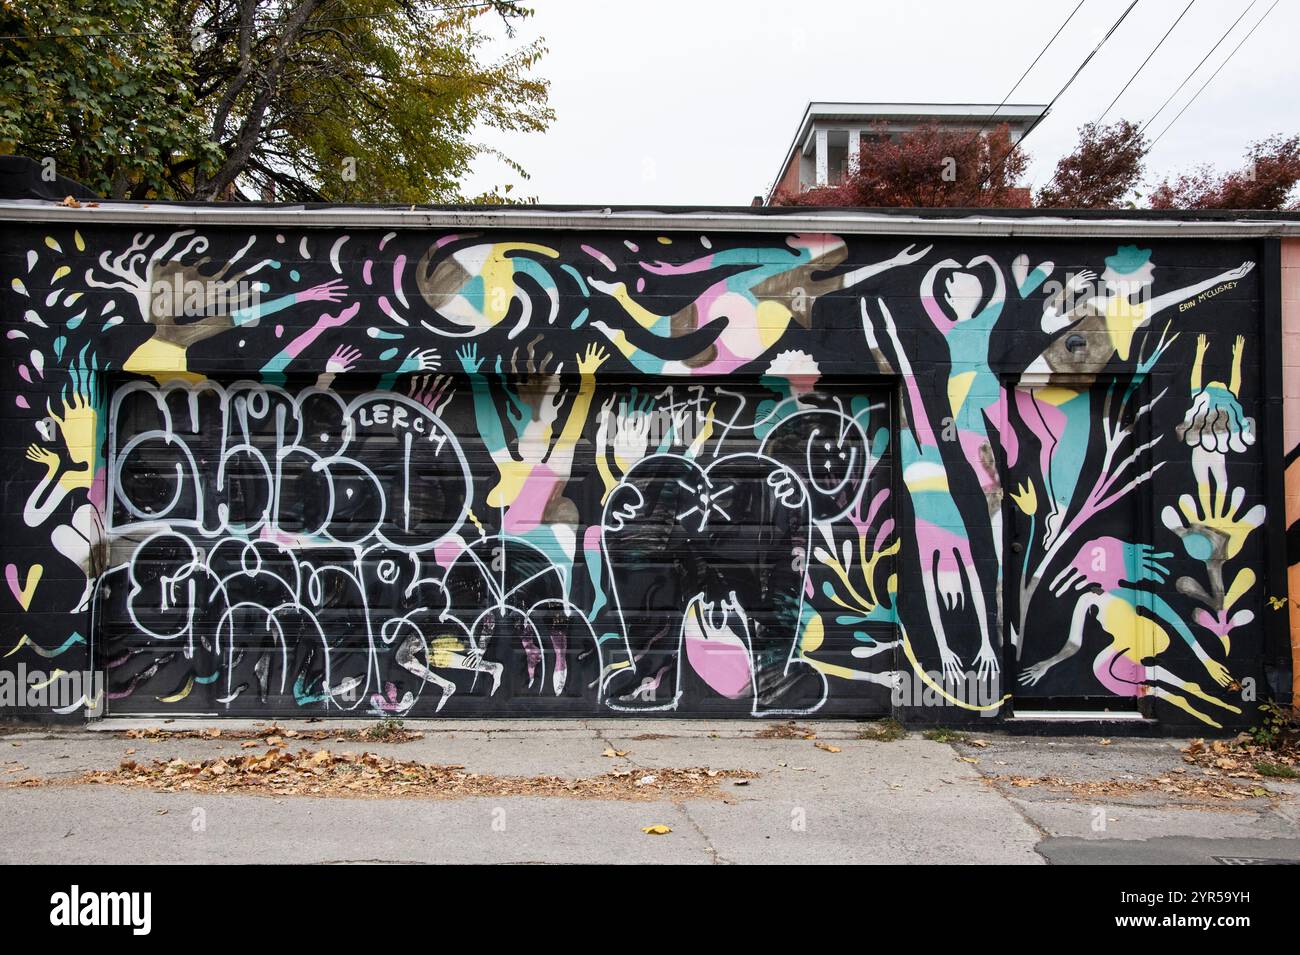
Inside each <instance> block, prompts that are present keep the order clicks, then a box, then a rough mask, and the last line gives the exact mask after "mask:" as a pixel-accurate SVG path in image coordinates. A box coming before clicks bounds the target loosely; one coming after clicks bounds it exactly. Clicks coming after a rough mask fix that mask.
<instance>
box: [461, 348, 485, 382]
mask: <svg viewBox="0 0 1300 955" xmlns="http://www.w3.org/2000/svg"><path fill="white" fill-rule="evenodd" d="M456 357H457V358H459V359H460V367H461V368H463V369H465V373H466V374H468V375H477V374H478V371H479V369H480V368H482V367H483V362H484V361H485V359H484V358H480V357H479V356H478V345H474V344H470V345H463V346H462V347H460V348H458V349H457V350H456Z"/></svg>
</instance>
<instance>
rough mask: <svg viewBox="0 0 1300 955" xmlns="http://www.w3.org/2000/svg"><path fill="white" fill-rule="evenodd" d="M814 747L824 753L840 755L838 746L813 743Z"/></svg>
mask: <svg viewBox="0 0 1300 955" xmlns="http://www.w3.org/2000/svg"><path fill="white" fill-rule="evenodd" d="M813 745H814V746H816V747H817V748H818V749H820V750H823V751H824V752H827V753H838V752H839V751H840V748H839V747H838V746H832V745H831V744H830V743H820V742H818V743H813Z"/></svg>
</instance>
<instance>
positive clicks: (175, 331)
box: [122, 276, 356, 384]
mask: <svg viewBox="0 0 1300 955" xmlns="http://www.w3.org/2000/svg"><path fill="white" fill-rule="evenodd" d="M200 278H202V276H200ZM227 285H228V286H230V287H232V288H238V286H237V285H236V284H235V280H234V279H231V280H228V282H227V283H225V285H220V287H222V288H224V287H226V286H227ZM212 286H213V283H212V281H210V280H207V281H206V284H205V285H203V286H202V287H204V288H211V287H212ZM347 288H348V287H347V286H346V285H345V284H343V282H341V281H338V280H337V279H336V280H332V281H329V282H322V283H321V284H319V285H315V286H312V287H311V288H308V289H304V290H303V291H300V292H290V293H288V294H287V295H282V296H280V297H278V298H274V299H271V300H270V301H267V302H261V301H256V302H253V301H248V302H245V303H244V304H240V305H237V306H236V307H235V308H231V309H227V308H225V307H224V305H225V304H226V303H221V304H222V306H223V307H217V308H206V307H205V309H204V310H203V311H202V312H201V313H200V314H197V315H186V314H185V308H184V307H181V308H180V309H178V308H177V307H176V304H177V303H175V302H173V301H171V298H172V296H171V295H170V294H164V295H161V296H159V297H158V298H156V299H155V302H156V303H158V307H154V308H152V309H151V311H152V312H153V314H152V315H151V317H150V319H149V321H150V324H151V325H152V326H153V330H154V331H153V334H152V335H151V336H150V337H149V338H148V339H146V340H145V341H144V342H142V343H141V344H140V345H139V346H138V347H137V348H136V349H135V350H134V351H133V352H132V353H131V354H130V355H129V356H127V359H126V361H125V362H124V363H123V365H122V368H123V370H125V371H129V372H133V373H136V374H141V375H148V376H150V377H151V378H154V379H156V380H157V381H158V382H159V383H160V384H162V383H165V382H167V381H171V380H174V379H182V380H184V381H199V380H201V379H202V378H203V376H202V375H200V374H197V373H195V372H192V371H190V370H189V349H190V348H191V347H193V346H194V345H196V344H198V343H199V342H201V341H205V340H207V339H209V338H212V337H213V336H215V335H220V334H221V333H223V332H227V331H230V330H231V329H234V328H244V327H251V326H255V325H257V323H258V322H259V321H260V320H261V319H263V318H265V317H267V316H268V315H274V314H275V313H276V312H280V311H283V310H284V309H286V308H289V307H291V306H293V305H299V304H302V303H305V302H330V303H337V302H339V301H341V300H342V298H343V296H344V294H345V293H346V292H347ZM208 294H209V295H214V294H216V292H215V291H209V293H208ZM181 304H182V306H183V305H184V303H181ZM355 314H356V307H355V306H354V307H353V309H352V310H351V311H350V312H344V313H342V315H340V317H339V319H338V320H336V321H335V322H334V324H342V323H343V322H345V321H347V320H348V319H349V318H351V317H352V315H355ZM344 316H346V317H344ZM328 318H329V316H323V317H322V320H321V322H319V323H318V326H321V327H320V331H324V328H325V327H328V326H325V325H323V324H322V323H324V322H325V320H326V319H328ZM304 334H305V336H309V337H307V338H306V339H305V341H306V343H309V342H310V340H311V337H310V335H311V333H310V332H309V333H304ZM299 337H300V338H304V336H299ZM306 343H304V344H303V346H302V347H304V348H305V347H306ZM285 357H286V358H288V359H291V358H292V357H295V356H294V355H287V356H285ZM284 363H285V364H287V361H285V362H284ZM277 364H279V362H278V361H277V362H273V363H272V367H271V368H270V369H269V372H270V373H272V374H274V373H276V372H279V371H281V370H282V369H281V368H278V367H276V365H277Z"/></svg>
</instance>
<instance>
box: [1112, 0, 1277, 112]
mask: <svg viewBox="0 0 1300 955" xmlns="http://www.w3.org/2000/svg"><path fill="white" fill-rule="evenodd" d="M1258 2H1259V0H1250V3H1249V4H1247V6H1246V9H1245V10H1242V11H1241V13H1240V14H1239V15H1238V17H1237V19H1235V20H1233V21H1232V26H1230V27H1228V29H1226V30H1224V31H1223V36H1221V37H1219V39H1218V40H1217V41H1216V42H1215V44H1214V46H1212V47H1210V51H1209V52H1208V53H1206V54H1205V56H1203V57H1201V62H1199V63H1197V64H1196V66H1195V67H1193V68H1192V72H1190V73H1188V74H1187V75H1186V76H1185V77H1183V81H1182V82H1181V83H1179V84H1178V89H1176V90H1174V91H1173V92H1172V93H1170V94H1169V98H1168V99H1167V100H1165V101H1164V102H1163V103H1161V104H1160V108H1159V109H1158V110H1156V111H1155V112H1154V113H1152V114H1151V117H1150V118H1149V119H1148V120H1147V121H1146V122H1145V123H1143V124H1142V126H1141V128H1139V129H1138V133H1139V134H1140V133H1142V132H1144V131H1145V130H1146V128H1147V127H1148V126H1150V125H1151V124H1152V123H1153V122H1154V121H1155V118H1156V117H1157V116H1159V115H1160V114H1161V113H1163V112H1164V111H1165V107H1166V106H1168V105H1169V104H1170V103H1172V102H1173V101H1174V97H1175V96H1177V95H1178V94H1179V93H1180V92H1182V89H1183V87H1184V86H1186V85H1187V81H1188V80H1190V79H1191V78H1192V77H1193V76H1195V75H1196V71H1197V70H1199V69H1200V68H1201V67H1202V66H1204V65H1205V61H1206V60H1208V59H1209V58H1210V57H1211V56H1212V55H1213V53H1214V51H1215V50H1217V49H1218V48H1219V44H1221V43H1222V42H1223V41H1224V40H1226V39H1227V38H1228V34H1229V33H1231V32H1232V31H1233V30H1235V29H1236V28H1237V24H1238V23H1240V22H1241V18H1242V17H1244V16H1245V15H1246V14H1248V13H1249V12H1250V8H1251V7H1253V6H1254V5H1255V4H1256V3H1258Z"/></svg>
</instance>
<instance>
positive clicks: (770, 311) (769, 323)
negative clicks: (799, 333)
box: [754, 299, 792, 351]
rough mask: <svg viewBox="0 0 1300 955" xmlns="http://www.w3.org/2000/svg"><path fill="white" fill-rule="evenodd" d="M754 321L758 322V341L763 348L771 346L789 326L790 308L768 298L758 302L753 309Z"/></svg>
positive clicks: (765, 349)
mask: <svg viewBox="0 0 1300 955" xmlns="http://www.w3.org/2000/svg"><path fill="white" fill-rule="evenodd" d="M754 314H755V321H756V322H757V323H758V328H757V331H758V341H759V344H761V345H762V346H763V350H764V351H767V349H769V348H771V347H772V346H773V345H775V344H776V342H777V340H778V339H780V337H781V336H782V335H784V334H785V330H786V329H787V328H789V327H790V317H791V314H792V313H791V312H790V309H788V308H786V307H785V306H784V305H782V304H781V303H780V302H778V301H776V300H774V299H768V300H767V301H764V302H759V303H758V308H757V309H756V310H755V313H754Z"/></svg>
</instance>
